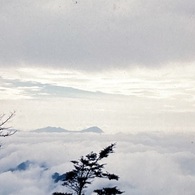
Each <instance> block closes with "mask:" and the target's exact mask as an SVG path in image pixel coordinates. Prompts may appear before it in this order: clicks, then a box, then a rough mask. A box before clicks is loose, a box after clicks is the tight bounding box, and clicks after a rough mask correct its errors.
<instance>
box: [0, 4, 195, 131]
mask: <svg viewBox="0 0 195 195" xmlns="http://www.w3.org/2000/svg"><path fill="white" fill-rule="evenodd" d="M0 5H1V6H0V26H1V28H0V72H1V74H0V104H1V109H2V110H1V112H2V113H9V111H12V110H16V112H17V114H16V117H15V119H14V120H13V123H12V125H13V126H14V127H16V128H20V129H24V130H25V129H31V128H38V127H40V126H47V125H53V126H62V127H64V128H69V129H80V128H85V127H87V126H91V125H97V126H100V127H102V128H103V129H106V131H109V132H116V131H134V130H136V131H138V130H166V131H172V130H180V131H187V130H193V128H194V125H195V122H194V116H195V112H194V106H195V104H194V103H195V102H194V101H195V99H194V96H195V87H194V86H195V55H194V54H195V1H193V0H185V1H182V0H158V1H157V0H148V1H144V0H128V1H127V0H112V1H105V0H104V1H103V0H98V1H94V0H82V1H80V0H77V1H76V0H39V1H34V0H27V1H26V0H25V1H24V0H18V1H7V0H0Z"/></svg>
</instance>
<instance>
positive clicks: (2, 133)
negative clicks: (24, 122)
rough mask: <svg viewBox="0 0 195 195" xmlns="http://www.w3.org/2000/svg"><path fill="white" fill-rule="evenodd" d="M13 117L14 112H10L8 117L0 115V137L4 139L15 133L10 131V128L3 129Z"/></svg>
mask: <svg viewBox="0 0 195 195" xmlns="http://www.w3.org/2000/svg"><path fill="white" fill-rule="evenodd" d="M14 116H15V112H11V113H10V115H9V116H8V117H6V115H5V114H2V115H0V137H6V136H10V135H13V134H14V133H15V132H16V131H15V130H10V127H5V124H7V123H8V122H9V121H10V120H11V119H12V118H13V117H14Z"/></svg>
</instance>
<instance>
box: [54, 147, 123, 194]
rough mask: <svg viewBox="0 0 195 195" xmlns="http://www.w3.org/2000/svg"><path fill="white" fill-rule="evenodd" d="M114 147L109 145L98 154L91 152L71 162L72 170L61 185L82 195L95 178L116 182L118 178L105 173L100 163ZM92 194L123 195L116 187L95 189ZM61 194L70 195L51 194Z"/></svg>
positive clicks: (66, 174) (103, 165)
mask: <svg viewBox="0 0 195 195" xmlns="http://www.w3.org/2000/svg"><path fill="white" fill-rule="evenodd" d="M114 146H115V144H111V145H109V146H107V147H106V148H104V149H103V150H101V151H100V152H99V154H97V153H94V152H91V153H89V154H87V155H86V156H85V157H83V156H82V157H81V158H80V159H79V160H78V161H71V162H72V163H73V165H74V169H73V170H72V171H69V172H67V173H65V178H64V179H63V180H62V181H63V183H62V185H63V186H66V187H68V188H69V189H71V190H72V191H73V192H74V194H76V195H84V190H85V189H86V188H87V187H88V185H90V184H91V183H92V182H93V181H94V179H95V178H106V179H108V180H118V179H119V177H118V176H117V175H115V174H110V173H108V172H107V171H105V170H104V167H105V164H102V163H101V160H102V159H104V158H107V157H108V156H109V154H111V153H113V152H114V151H113V148H114ZM94 192H95V193H97V194H99V195H103V194H104V195H114V194H122V193H123V192H121V191H120V190H118V189H117V188H116V187H110V188H103V189H96V190H94ZM62 194H63V195H70V194H68V193H58V192H55V193H53V195H62Z"/></svg>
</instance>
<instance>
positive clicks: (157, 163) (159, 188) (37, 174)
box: [0, 132, 195, 195]
mask: <svg viewBox="0 0 195 195" xmlns="http://www.w3.org/2000/svg"><path fill="white" fill-rule="evenodd" d="M193 135H194V133H192V134H191V133H185V134H184V133H183V134H179V133H177V134H176V133H172V134H171V133H166V134H165V133H160V132H158V133H157V132H156V133H139V134H112V135H111V134H104V135H103V134H102V135H93V134H63V133H52V134H51V133H43V134H39V136H37V133H29V132H18V133H17V134H15V135H14V136H12V137H7V138H4V139H3V140H4V141H3V142H4V143H3V148H2V149H1V153H0V155H1V161H0V165H1V166H0V167H1V168H0V181H1V182H0V187H1V188H0V192H1V194H14V195H19V194H20V195H23V194H26V193H27V192H28V193H29V194H34V195H40V194H41V195H44V194H51V193H52V192H53V191H58V190H59V191H63V187H61V186H58V185H56V184H54V183H53V182H52V179H51V176H52V174H53V173H55V172H59V173H64V172H66V171H69V170H71V169H72V164H71V163H70V161H71V160H77V159H78V158H79V157H80V156H81V155H85V154H88V153H90V152H91V151H94V152H98V151H99V150H101V149H102V148H104V147H105V146H107V145H109V144H110V143H115V142H117V145H116V148H115V153H114V154H111V155H110V157H109V158H107V159H106V169H107V170H108V171H110V172H113V173H115V174H118V175H119V176H120V180H119V182H117V183H115V185H117V186H118V187H119V188H120V189H121V190H124V191H125V194H133V195H137V194H146V195H147V194H148V195H149V194H150V195H155V194H160V195H161V194H162V195H163V194H175V195H176V194H180V193H183V194H184V193H185V194H190V195H192V194H193V193H194V184H195V172H194V162H195V155H194V152H195V151H194V146H193V144H194V139H193ZM1 139H2V138H1ZM78 148H79V150H78ZM62 154H63V155H62ZM27 160H29V161H31V162H33V163H34V164H33V166H29V167H28V168H27V169H26V170H25V171H24V170H23V171H13V172H11V171H8V170H9V169H10V168H14V167H17V165H19V164H20V163H22V162H26V161H27ZM42 164H44V165H45V166H47V169H43V168H42V167H41V166H42ZM5 181H6V182H5ZM105 184H108V183H106V182H104V185H105ZM102 185H103V183H102V182H101V181H95V182H94V183H93V185H92V186H91V187H90V189H91V190H92V188H95V187H98V186H102Z"/></svg>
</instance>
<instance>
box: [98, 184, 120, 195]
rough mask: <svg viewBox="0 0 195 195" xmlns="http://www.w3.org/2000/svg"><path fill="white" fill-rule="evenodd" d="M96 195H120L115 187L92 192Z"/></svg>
mask: <svg viewBox="0 0 195 195" xmlns="http://www.w3.org/2000/svg"><path fill="white" fill-rule="evenodd" d="M94 192H96V193H97V194H98V195H115V194H122V193H123V192H121V191H120V190H118V189H117V187H116V186H115V187H112V188H103V189H98V190H94Z"/></svg>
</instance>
